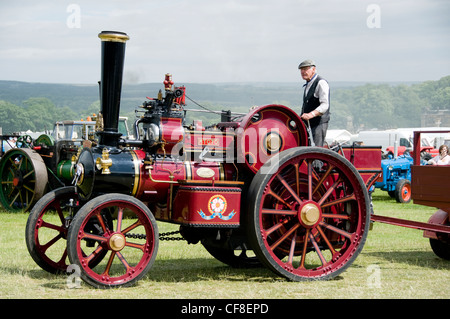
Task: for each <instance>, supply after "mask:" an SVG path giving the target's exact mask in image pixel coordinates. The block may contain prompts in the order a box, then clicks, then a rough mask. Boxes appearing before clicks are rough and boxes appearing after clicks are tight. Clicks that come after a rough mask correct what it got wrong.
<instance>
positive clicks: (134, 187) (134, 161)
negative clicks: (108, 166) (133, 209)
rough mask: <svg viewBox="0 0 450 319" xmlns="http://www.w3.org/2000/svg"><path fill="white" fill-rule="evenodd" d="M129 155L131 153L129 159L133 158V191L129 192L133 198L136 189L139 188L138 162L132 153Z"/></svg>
mask: <svg viewBox="0 0 450 319" xmlns="http://www.w3.org/2000/svg"><path fill="white" fill-rule="evenodd" d="M130 153H131V157H132V158H133V164H134V186H133V191H132V192H131V196H135V195H136V192H137V190H138V187H139V179H140V174H139V160H138V157H137V155H136V153H135V152H134V151H131V152H130Z"/></svg>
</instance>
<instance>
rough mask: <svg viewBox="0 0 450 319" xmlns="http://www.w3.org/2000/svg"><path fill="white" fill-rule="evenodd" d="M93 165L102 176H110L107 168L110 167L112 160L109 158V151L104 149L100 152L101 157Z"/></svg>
mask: <svg viewBox="0 0 450 319" xmlns="http://www.w3.org/2000/svg"><path fill="white" fill-rule="evenodd" d="M95 165H96V166H97V169H99V170H101V171H102V174H111V171H110V170H109V167H110V166H111V165H112V159H110V158H109V151H108V149H107V148H106V147H105V148H104V149H103V151H102V157H101V158H100V157H98V158H97V160H96V161H95Z"/></svg>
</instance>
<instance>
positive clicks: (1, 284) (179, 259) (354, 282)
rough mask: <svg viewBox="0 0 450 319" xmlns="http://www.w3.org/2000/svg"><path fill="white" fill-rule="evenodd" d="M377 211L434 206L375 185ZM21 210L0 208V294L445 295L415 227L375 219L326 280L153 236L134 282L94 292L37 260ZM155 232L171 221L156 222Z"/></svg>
mask: <svg viewBox="0 0 450 319" xmlns="http://www.w3.org/2000/svg"><path fill="white" fill-rule="evenodd" d="M373 200H374V201H373V202H374V208H375V212H376V214H378V215H383V216H393V217H399V218H409V219H412V220H418V221H427V220H428V218H429V217H430V216H431V215H432V214H433V213H434V212H435V211H436V209H435V208H431V207H425V206H419V205H414V204H413V203H409V204H398V203H396V202H395V200H393V199H391V198H389V196H388V195H387V194H386V193H385V192H382V191H378V190H377V191H376V192H375V194H374V196H373ZM27 217H28V214H25V213H19V214H10V213H6V212H4V211H0V298H1V299H10V298H15V299H22V298H36V299H38V298H44V299H58V298H66V299H72V298H77V299H92V298H101V299H113V298H114V299H117V298H123V299H129V298H133V299H137V298H149V299H154V298H157V299H204V298H206V299H211V298H212V299H221V298H226V299H255V298H258V299H261V298H262V299H265V298H271V299H304V298H311V299H324V298H327V299H334V298H340V299H342V298H346V299H355V298H369V299H370V298H375V299H380V298H405V299H410V298H411V299H412V298H414V299H417V298H419V299H425V298H437V299H444V298H448V296H449V295H450V285H449V282H450V262H448V261H445V260H442V259H440V258H438V257H437V256H436V255H435V254H434V253H433V252H432V250H431V248H430V245H429V242H428V239H426V238H423V236H422V232H421V231H418V230H414V229H408V228H403V227H398V226H391V225H386V224H380V223H377V224H375V225H374V227H373V230H372V231H371V232H370V233H369V236H368V239H367V241H366V244H365V246H364V249H363V251H362V252H361V254H360V255H359V256H358V258H357V259H356V261H355V262H354V263H353V264H352V265H351V266H350V267H349V269H348V270H347V271H346V272H344V273H343V274H342V275H340V276H338V277H337V278H336V279H334V280H330V281H315V282H289V281H286V280H285V279H283V278H281V277H278V276H277V275H275V274H273V273H272V272H271V271H269V270H266V269H264V268H257V269H233V268H230V267H228V266H226V265H224V264H222V263H221V262H219V261H217V260H215V259H214V258H213V257H211V256H210V255H209V254H208V252H207V251H206V250H205V249H204V248H203V247H202V246H201V245H200V244H197V245H188V244H187V243H186V242H184V241H182V242H179V241H160V246H159V251H158V255H157V259H156V261H155V264H154V266H153V268H152V270H151V271H150V272H149V274H148V275H147V276H146V277H145V278H144V279H142V280H140V281H139V282H138V284H137V285H136V286H135V287H131V288H122V289H113V290H99V289H94V288H91V287H90V286H88V285H87V284H85V283H81V285H80V288H69V287H68V285H67V278H68V276H65V275H51V274H49V273H47V272H45V271H44V270H42V269H41V268H40V267H39V266H37V265H36V264H35V263H34V261H33V260H32V259H31V257H30V256H29V254H28V251H27V248H26V245H25V224H26V221H27ZM158 226H159V230H160V232H167V231H172V230H177V226H176V225H171V224H167V223H158Z"/></svg>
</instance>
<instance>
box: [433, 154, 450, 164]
mask: <svg viewBox="0 0 450 319" xmlns="http://www.w3.org/2000/svg"><path fill="white" fill-rule="evenodd" d="M432 162H435V163H436V165H450V155H445V156H444V157H443V158H441V155H437V156H435V157H433V158H432V159H430V160H429V161H428V163H429V164H432Z"/></svg>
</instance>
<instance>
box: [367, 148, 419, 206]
mask: <svg viewBox="0 0 450 319" xmlns="http://www.w3.org/2000/svg"><path fill="white" fill-rule="evenodd" d="M412 164H413V158H412V157H411V155H410V154H409V152H405V153H404V154H403V155H400V156H398V157H397V158H390V159H384V160H381V170H382V178H383V180H382V181H378V182H376V183H375V185H374V186H375V188H380V189H381V190H384V191H387V192H388V194H389V195H390V196H391V197H392V198H395V199H396V201H397V202H399V203H408V202H409V201H410V200H411V165H412Z"/></svg>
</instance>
